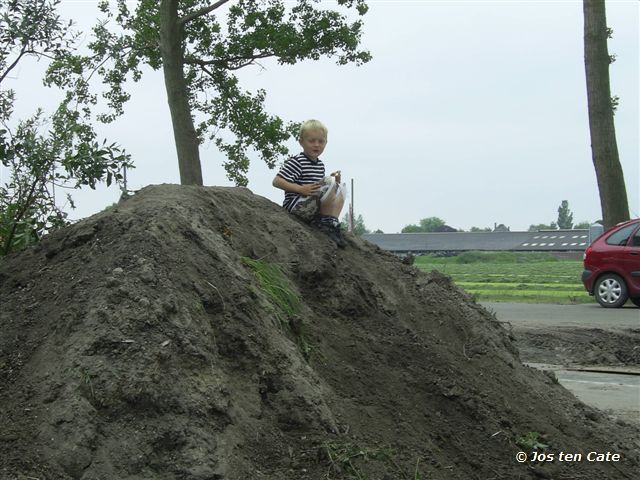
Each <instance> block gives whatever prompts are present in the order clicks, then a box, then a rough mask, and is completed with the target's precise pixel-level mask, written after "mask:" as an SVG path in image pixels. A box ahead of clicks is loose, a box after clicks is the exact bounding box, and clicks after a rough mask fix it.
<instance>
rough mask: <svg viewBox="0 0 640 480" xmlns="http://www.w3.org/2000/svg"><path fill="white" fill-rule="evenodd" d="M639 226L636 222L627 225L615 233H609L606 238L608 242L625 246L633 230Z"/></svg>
mask: <svg viewBox="0 0 640 480" xmlns="http://www.w3.org/2000/svg"><path fill="white" fill-rule="evenodd" d="M637 226H638V225H637V224H635V223H634V224H633V225H627V226H626V227H624V228H621V229H620V230H618V231H617V232H615V233H614V234H612V235H609V236H608V237H607V240H606V242H607V244H608V245H620V246H625V245H626V244H627V242H628V241H629V237H630V236H631V232H633V231H634V230H635V228H636V227H637Z"/></svg>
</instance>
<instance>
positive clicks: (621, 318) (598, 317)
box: [481, 301, 640, 330]
mask: <svg viewBox="0 0 640 480" xmlns="http://www.w3.org/2000/svg"><path fill="white" fill-rule="evenodd" d="M481 304H482V305H483V306H484V307H485V308H486V309H487V310H489V311H490V312H495V314H496V316H497V318H498V320H500V321H502V322H510V323H511V324H512V325H513V326H514V327H518V328H540V327H576V328H602V329H605V330H619V329H628V328H640V308H638V307H636V306H634V305H633V304H631V306H625V307H623V308H602V307H601V306H600V305H598V304H596V303H595V301H594V303H593V304H587V305H547V304H537V303H489V302H481Z"/></svg>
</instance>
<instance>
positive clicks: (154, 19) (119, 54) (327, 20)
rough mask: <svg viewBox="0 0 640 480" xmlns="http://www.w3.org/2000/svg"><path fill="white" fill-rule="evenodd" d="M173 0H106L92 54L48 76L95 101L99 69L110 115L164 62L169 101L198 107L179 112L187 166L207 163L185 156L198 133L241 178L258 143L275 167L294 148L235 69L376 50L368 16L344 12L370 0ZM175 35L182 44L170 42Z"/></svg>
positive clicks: (347, 58) (65, 62)
mask: <svg viewBox="0 0 640 480" xmlns="http://www.w3.org/2000/svg"><path fill="white" fill-rule="evenodd" d="M168 2H169V0H161V1H158V0H141V1H140V2H138V3H137V4H136V7H135V10H130V9H129V8H128V4H127V2H126V1H125V0H112V1H107V0H104V1H101V2H100V4H99V8H100V10H101V11H102V12H103V14H104V15H105V18H104V19H103V20H101V21H100V22H99V23H98V25H96V27H94V29H93V40H92V42H91V43H90V44H89V48H90V49H91V50H92V55H90V56H86V57H84V58H79V57H74V56H73V55H64V56H62V57H61V58H57V59H56V62H55V65H54V66H53V67H52V68H51V69H50V71H49V73H48V79H49V80H50V81H51V82H53V83H55V84H58V85H65V86H67V87H70V86H73V87H74V90H75V91H76V92H78V95H77V96H76V99H77V101H78V102H80V103H82V102H86V103H87V104H89V103H90V104H94V103H95V102H96V98H95V96H92V95H93V94H90V93H89V91H88V90H87V85H88V82H89V79H90V78H91V77H92V76H93V75H94V74H98V75H100V77H101V78H102V81H103V84H104V86H105V87H106V89H105V91H104V92H103V94H102V95H103V97H104V98H105V99H106V100H107V104H108V107H109V110H108V112H106V113H103V114H101V115H99V116H98V120H99V121H102V122H112V121H113V120H114V119H115V118H117V117H118V116H119V115H121V114H122V113H123V109H124V105H125V104H126V102H127V101H128V100H129V98H130V95H129V93H128V92H127V89H126V82H127V81H128V80H130V79H133V80H134V81H138V80H139V79H140V78H141V76H142V65H144V64H146V65H148V66H150V67H151V68H153V69H158V68H161V67H162V68H164V69H165V81H167V82H169V83H168V84H167V92H168V95H169V96H170V98H169V105H170V108H172V109H173V108H176V109H177V108H184V105H185V102H188V108H189V109H190V113H191V115H185V114H184V112H182V111H181V112H180V113H179V114H177V115H176V114H175V112H173V114H172V115H173V116H174V117H177V118H180V120H174V121H175V122H178V124H174V130H175V131H177V132H178V134H177V137H176V142H177V146H178V151H179V152H181V153H179V155H180V162H184V163H187V164H189V165H188V166H185V165H183V163H181V170H182V168H183V167H186V168H185V169H186V170H196V167H197V170H199V169H200V159H199V156H196V157H192V156H191V157H188V158H185V156H186V155H187V154H186V153H182V152H197V151H198V149H197V145H196V146H195V147H196V148H192V147H193V145H192V142H194V141H197V142H199V143H201V142H203V141H204V140H205V139H210V140H212V141H213V142H214V143H215V145H216V146H217V147H218V149H219V150H220V151H221V152H222V153H223V154H224V157H225V159H224V160H223V162H222V163H223V164H224V167H225V170H226V172H227V177H228V178H229V179H231V180H232V181H233V182H235V183H236V184H238V185H246V183H247V178H246V174H247V171H248V168H249V155H250V154H251V152H252V151H253V152H257V153H258V154H259V156H260V158H261V159H262V160H263V161H264V162H265V163H267V165H268V166H269V167H271V168H273V167H274V166H275V164H276V162H277V160H278V159H280V158H282V157H283V156H286V155H287V154H288V151H287V149H286V147H285V146H284V144H285V142H286V140H288V139H289V138H290V136H291V134H292V131H293V129H292V124H291V123H286V122H284V121H283V120H282V119H280V118H279V117H277V116H275V115H270V114H268V113H267V112H266V111H265V107H264V101H265V96H266V94H265V92H263V91H258V92H248V91H245V90H243V89H242V88H241V87H240V86H239V84H238V79H237V78H236V76H235V74H234V73H233V72H235V71H236V70H239V69H241V68H245V67H248V66H252V65H258V62H259V61H260V60H261V59H265V58H274V59H276V60H277V62H278V63H280V64H294V63H296V62H298V61H302V60H318V59H319V58H321V57H323V56H327V57H334V58H336V59H337V63H338V64H341V65H344V64H346V63H349V62H355V63H356V64H362V63H365V62H367V61H369V60H370V59H371V56H370V54H369V53H368V52H366V51H359V50H358V45H359V43H360V38H361V35H362V23H361V22H359V21H355V22H349V21H348V19H347V16H346V15H345V13H343V12H346V10H348V9H353V8H354V9H356V10H357V12H358V14H359V15H364V14H365V13H366V12H367V9H368V8H367V5H366V3H365V2H364V1H363V0H340V1H339V2H338V9H341V10H342V12H340V11H337V10H338V9H328V8H324V6H321V5H319V2H317V1H315V0H298V1H296V2H284V1H282V0H263V1H260V2H257V1H254V0H237V1H234V2H228V3H227V2H222V3H221V2H214V1H213V0H180V1H176V2H175V4H170V3H168ZM291 4H293V5H291ZM214 7H215V8H214ZM161 31H164V32H165V37H164V38H163V37H162V36H161V34H160V32H161ZM172 35H178V37H175V36H172ZM169 37H171V39H172V40H169ZM176 38H177V39H178V40H177V42H176V43H178V44H179V45H178V47H179V48H171V47H173V46H174V45H175V44H170V42H171V41H175V39H176ZM163 42H164V43H163ZM163 55H164V57H163ZM167 78H169V79H170V80H166V79H167ZM71 79H73V80H71ZM189 118H191V119H194V118H197V119H198V123H197V125H193V126H192V127H190V128H184V127H185V125H184V122H189ZM192 123H193V122H192ZM187 127H189V126H187ZM194 131H195V135H193V134H192V133H191V132H194ZM189 155H193V154H192V153H189Z"/></svg>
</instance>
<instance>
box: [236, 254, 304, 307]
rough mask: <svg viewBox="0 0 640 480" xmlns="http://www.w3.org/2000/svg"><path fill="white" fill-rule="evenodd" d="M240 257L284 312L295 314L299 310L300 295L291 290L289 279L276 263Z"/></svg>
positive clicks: (265, 291)
mask: <svg viewBox="0 0 640 480" xmlns="http://www.w3.org/2000/svg"><path fill="white" fill-rule="evenodd" d="M241 259H242V262H243V263H244V264H245V265H247V266H248V267H249V268H251V269H252V270H253V272H254V273H255V275H256V277H257V279H258V282H259V283H260V287H261V288H262V290H263V291H264V293H266V294H267V296H268V297H269V298H270V299H271V301H272V302H273V303H275V304H276V305H277V306H278V307H280V309H281V310H282V311H283V312H284V313H285V314H287V315H296V314H298V313H299V312H300V306H301V301H300V297H298V295H296V293H295V292H294V291H293V289H292V287H291V284H290V283H289V280H288V279H287V277H286V276H285V274H284V273H283V272H282V270H281V269H280V267H279V266H278V265H275V264H273V263H267V262H263V261H262V260H254V259H252V258H249V257H242V258H241Z"/></svg>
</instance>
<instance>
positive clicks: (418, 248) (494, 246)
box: [362, 230, 589, 256]
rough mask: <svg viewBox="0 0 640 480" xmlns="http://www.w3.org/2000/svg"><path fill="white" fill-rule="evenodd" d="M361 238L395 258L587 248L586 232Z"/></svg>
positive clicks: (587, 236) (475, 233)
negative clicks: (410, 255)
mask: <svg viewBox="0 0 640 480" xmlns="http://www.w3.org/2000/svg"><path fill="white" fill-rule="evenodd" d="M362 238H364V239H365V240H367V241H369V242H371V243H373V244H375V245H378V246H379V247H380V248H381V249H383V250H386V251H388V252H392V253H395V254H397V255H407V254H412V255H424V254H434V253H441V254H449V255H455V254H457V253H461V252H467V251H472V250H473V251H482V250H484V251H492V252H496V251H514V252H575V253H580V254H581V253H582V252H584V250H585V249H586V248H587V246H588V245H589V230H542V231H538V232H508V231H507V232H438V233H368V234H365V235H362ZM574 256H579V255H574Z"/></svg>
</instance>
